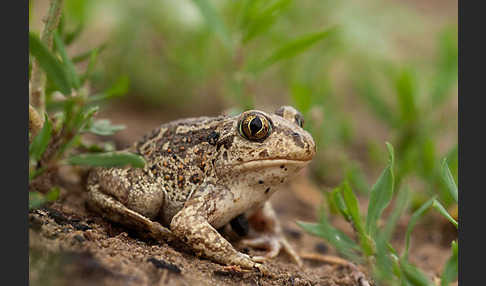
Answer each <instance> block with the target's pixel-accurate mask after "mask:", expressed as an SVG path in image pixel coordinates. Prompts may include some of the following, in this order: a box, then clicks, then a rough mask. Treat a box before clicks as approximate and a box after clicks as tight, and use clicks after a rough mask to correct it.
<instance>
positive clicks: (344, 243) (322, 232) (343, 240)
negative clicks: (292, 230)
mask: <svg viewBox="0 0 486 286" xmlns="http://www.w3.org/2000/svg"><path fill="white" fill-rule="evenodd" d="M297 225H298V226H300V227H301V228H302V229H304V230H305V231H307V232H308V233H310V234H312V235H315V236H318V237H321V238H323V239H324V240H326V241H327V242H329V243H330V244H331V245H332V246H333V247H335V248H336V250H337V251H338V252H339V253H341V254H342V255H344V256H345V257H347V258H348V259H350V260H352V261H354V262H361V261H362V258H361V257H359V256H358V255H357V251H358V250H359V246H358V245H357V244H356V243H355V242H354V241H352V240H351V239H350V238H349V237H348V236H346V235H345V234H344V233H342V232H340V231H339V230H337V229H336V228H334V227H332V226H331V225H329V224H328V223H325V224H323V223H322V222H319V223H318V224H317V223H307V222H302V221H298V222H297Z"/></svg>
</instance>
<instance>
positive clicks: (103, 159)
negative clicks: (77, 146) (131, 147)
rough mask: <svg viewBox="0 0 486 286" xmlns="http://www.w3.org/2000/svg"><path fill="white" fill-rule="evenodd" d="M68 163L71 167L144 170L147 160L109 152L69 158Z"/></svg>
mask: <svg viewBox="0 0 486 286" xmlns="http://www.w3.org/2000/svg"><path fill="white" fill-rule="evenodd" d="M67 163H68V164H71V165H85V166H93V167H95V166H97V167H106V168H109V167H124V166H131V167H134V168H143V167H144V166H145V160H144V159H143V158H142V157H141V156H139V155H137V154H133V153H128V152H107V153H96V154H81V155H75V156H72V157H69V158H68V159H67Z"/></svg>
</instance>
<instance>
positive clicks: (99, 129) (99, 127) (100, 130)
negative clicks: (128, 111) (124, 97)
mask: <svg viewBox="0 0 486 286" xmlns="http://www.w3.org/2000/svg"><path fill="white" fill-rule="evenodd" d="M123 129H125V125H111V122H110V120H108V119H100V120H96V121H95V122H93V124H91V125H90V126H89V127H87V128H83V130H82V132H91V133H94V134H97V135H102V136H108V135H113V134H115V133H116V132H117V131H120V130H123Z"/></svg>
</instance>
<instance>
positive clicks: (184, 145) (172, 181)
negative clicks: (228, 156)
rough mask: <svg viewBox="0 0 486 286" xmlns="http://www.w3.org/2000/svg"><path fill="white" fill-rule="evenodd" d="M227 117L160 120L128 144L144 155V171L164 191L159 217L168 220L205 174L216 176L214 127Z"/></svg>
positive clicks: (133, 149)
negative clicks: (137, 139) (139, 137)
mask: <svg viewBox="0 0 486 286" xmlns="http://www.w3.org/2000/svg"><path fill="white" fill-rule="evenodd" d="M228 123H230V122H228V120H227V117H225V116H219V117H198V118H188V119H183V120H177V121H172V122H169V123H166V124H162V125H161V126H160V127H159V128H156V129H154V130H153V131H152V132H150V133H149V134H147V135H145V136H144V137H143V138H142V139H141V140H139V141H137V142H135V143H134V144H133V145H132V147H131V148H130V150H131V151H133V152H136V153H138V154H140V155H141V156H143V157H144V159H145V160H146V166H145V168H144V169H143V172H144V173H146V175H147V176H148V177H150V178H151V179H152V180H154V183H155V184H156V185H157V186H159V188H161V191H163V192H165V198H164V204H163V207H162V208H161V217H162V221H163V222H165V223H167V222H170V219H171V218H172V216H174V215H175V214H176V213H177V212H178V211H179V210H180V209H181V208H182V207H183V205H184V203H185V202H186V200H187V199H188V197H189V196H190V195H191V193H192V192H193V191H194V190H195V189H197V187H198V186H199V185H200V184H201V183H202V182H203V181H204V180H205V178H206V177H208V176H215V174H214V170H213V168H212V159H213V158H214V156H215V155H216V154H215V151H216V150H215V146H214V144H212V143H214V142H213V141H215V140H217V138H213V137H215V136H217V135H216V134H218V133H217V132H216V131H215V130H216V129H221V126H222V125H224V124H228Z"/></svg>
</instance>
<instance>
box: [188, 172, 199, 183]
mask: <svg viewBox="0 0 486 286" xmlns="http://www.w3.org/2000/svg"><path fill="white" fill-rule="evenodd" d="M189 180H190V181H191V182H192V183H193V184H197V183H199V182H200V179H199V174H193V175H192V176H191V178H190V179H189Z"/></svg>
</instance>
